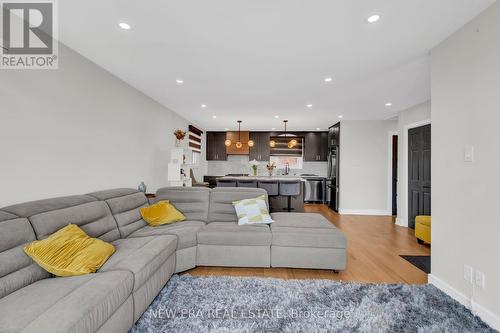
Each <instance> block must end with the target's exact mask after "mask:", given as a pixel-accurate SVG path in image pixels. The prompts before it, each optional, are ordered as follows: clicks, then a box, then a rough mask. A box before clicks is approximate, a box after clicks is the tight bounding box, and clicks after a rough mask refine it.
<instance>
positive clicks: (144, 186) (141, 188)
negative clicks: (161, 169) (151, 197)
mask: <svg viewBox="0 0 500 333" xmlns="http://www.w3.org/2000/svg"><path fill="white" fill-rule="evenodd" d="M137 189H138V190H139V191H141V192H142V193H146V189H147V186H146V184H144V182H141V183H140V184H139V186H138V187H137Z"/></svg>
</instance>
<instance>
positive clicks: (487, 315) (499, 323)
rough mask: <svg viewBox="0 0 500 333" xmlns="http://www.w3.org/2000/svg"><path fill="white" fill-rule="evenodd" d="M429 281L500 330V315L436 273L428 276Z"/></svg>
mask: <svg viewBox="0 0 500 333" xmlns="http://www.w3.org/2000/svg"><path fill="white" fill-rule="evenodd" d="M427 279H428V281H429V282H428V283H429V284H432V285H433V286H435V287H436V288H438V289H440V290H441V291H443V292H444V293H445V294H447V295H448V296H450V297H451V298H453V299H454V300H456V301H457V302H459V303H460V304H462V305H463V306H465V307H466V308H467V309H469V310H470V311H471V312H472V313H473V314H474V315H476V316H478V317H479V318H481V319H482V320H483V321H484V322H485V323H487V324H488V325H490V326H491V327H492V328H494V329H496V330H500V317H499V316H497V315H496V314H494V313H493V312H491V311H490V310H488V309H487V308H485V307H484V306H482V305H480V304H478V303H476V302H475V301H474V300H473V299H472V298H469V297H468V296H466V295H465V294H463V293H461V292H460V291H458V290H457V289H455V288H453V287H452V286H450V285H449V284H448V283H446V282H444V281H443V280H441V279H440V278H438V277H436V276H435V275H432V274H429V275H428V276H427Z"/></svg>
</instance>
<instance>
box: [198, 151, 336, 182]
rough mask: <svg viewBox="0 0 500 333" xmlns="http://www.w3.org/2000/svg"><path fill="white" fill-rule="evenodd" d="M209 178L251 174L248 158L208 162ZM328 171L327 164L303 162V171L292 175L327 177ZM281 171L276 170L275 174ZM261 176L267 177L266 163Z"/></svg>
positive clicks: (262, 167) (263, 165)
mask: <svg viewBox="0 0 500 333" xmlns="http://www.w3.org/2000/svg"><path fill="white" fill-rule="evenodd" d="M207 164H208V175H209V176H225V175H227V174H230V173H239V174H251V173H252V170H251V167H250V163H249V159H248V156H242V155H229V156H228V157H227V161H208V162H207ZM327 169H328V163H327V162H303V169H297V170H292V171H291V174H297V175H300V174H302V173H310V174H315V175H318V176H323V177H324V176H326V173H327ZM276 173H279V170H275V174H276ZM258 174H259V175H267V169H266V162H260V165H259V169H258Z"/></svg>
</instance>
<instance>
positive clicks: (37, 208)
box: [2, 195, 97, 217]
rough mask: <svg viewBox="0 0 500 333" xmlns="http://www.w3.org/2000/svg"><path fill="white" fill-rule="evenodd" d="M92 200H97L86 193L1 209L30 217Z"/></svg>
mask: <svg viewBox="0 0 500 333" xmlns="http://www.w3.org/2000/svg"><path fill="white" fill-rule="evenodd" d="M93 201H97V200H96V199H95V198H93V197H90V196H87V195H71V196H66V197H59V198H51V199H43V200H37V201H30V202H25V203H21V204H17V205H12V206H8V207H4V208H2V210H3V211H6V212H9V213H12V214H14V215H16V216H19V217H31V216H33V215H37V214H40V213H44V212H50V211H53V210H59V209H63V208H68V207H73V206H78V205H83V204H86V203H88V202H93Z"/></svg>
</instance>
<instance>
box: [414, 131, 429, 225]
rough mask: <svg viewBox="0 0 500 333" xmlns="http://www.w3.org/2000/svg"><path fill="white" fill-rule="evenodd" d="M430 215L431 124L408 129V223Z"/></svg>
mask: <svg viewBox="0 0 500 333" xmlns="http://www.w3.org/2000/svg"><path fill="white" fill-rule="evenodd" d="M418 215H431V125H426V126H422V127H417V128H412V129H410V130H409V131H408V218H409V221H408V225H409V227H410V228H415V217H416V216H418Z"/></svg>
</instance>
